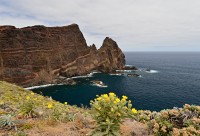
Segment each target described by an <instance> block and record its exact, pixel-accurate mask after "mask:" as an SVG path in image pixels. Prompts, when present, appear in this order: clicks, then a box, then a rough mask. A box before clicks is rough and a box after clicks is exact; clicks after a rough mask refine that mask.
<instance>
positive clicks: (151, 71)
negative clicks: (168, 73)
mask: <svg viewBox="0 0 200 136" xmlns="http://www.w3.org/2000/svg"><path fill="white" fill-rule="evenodd" d="M146 72H147V73H158V72H159V71H157V70H149V71H146Z"/></svg>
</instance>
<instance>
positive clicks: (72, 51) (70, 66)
mask: <svg viewBox="0 0 200 136" xmlns="http://www.w3.org/2000/svg"><path fill="white" fill-rule="evenodd" d="M124 65H125V56H124V54H123V53H122V51H121V49H120V48H119V47H118V45H117V43H116V42H115V41H113V40H112V39H111V38H108V37H107V38H105V40H104V42H103V45H102V47H101V48H100V49H98V50H97V49H96V47H95V45H92V46H87V44H86V40H85V38H84V36H83V34H82V32H81V31H80V29H79V27H78V25H76V24H72V25H69V26H63V27H45V26H33V27H25V28H20V29H19V28H15V27H14V26H0V80H6V81H8V82H11V83H16V84H18V85H23V86H30V85H37V84H41V83H50V82H51V81H52V80H53V79H54V78H55V77H57V76H65V77H72V76H78V75H85V74H88V73H89V72H91V71H92V70H100V71H102V72H111V71H112V70H115V69H123V68H124Z"/></svg>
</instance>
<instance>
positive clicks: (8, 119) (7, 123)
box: [0, 114, 17, 130]
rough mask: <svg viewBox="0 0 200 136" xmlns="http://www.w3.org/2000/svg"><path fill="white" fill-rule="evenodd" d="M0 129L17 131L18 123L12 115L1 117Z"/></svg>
mask: <svg viewBox="0 0 200 136" xmlns="http://www.w3.org/2000/svg"><path fill="white" fill-rule="evenodd" d="M0 128H10V129H11V128H15V130H17V127H16V121H15V120H14V118H13V116H12V115H11V114H8V115H1V116H0Z"/></svg>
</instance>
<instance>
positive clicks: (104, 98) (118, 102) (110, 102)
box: [90, 93, 137, 135]
mask: <svg viewBox="0 0 200 136" xmlns="http://www.w3.org/2000/svg"><path fill="white" fill-rule="evenodd" d="M127 99H128V97H127V96H122V98H121V99H120V98H119V97H117V96H116V94H114V93H109V94H103V95H101V96H98V95H97V98H96V99H94V101H91V103H90V104H91V109H92V112H93V115H94V119H95V120H96V122H97V128H96V131H95V134H96V135H120V133H119V128H120V124H121V123H122V119H123V118H125V117H128V116H129V115H134V114H137V110H136V109H135V108H133V109H131V108H132V104H131V101H130V100H129V101H128V100H127Z"/></svg>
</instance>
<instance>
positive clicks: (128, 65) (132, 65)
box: [125, 65, 133, 67]
mask: <svg viewBox="0 0 200 136" xmlns="http://www.w3.org/2000/svg"><path fill="white" fill-rule="evenodd" d="M125 66H127V67H132V66H133V65H125Z"/></svg>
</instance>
